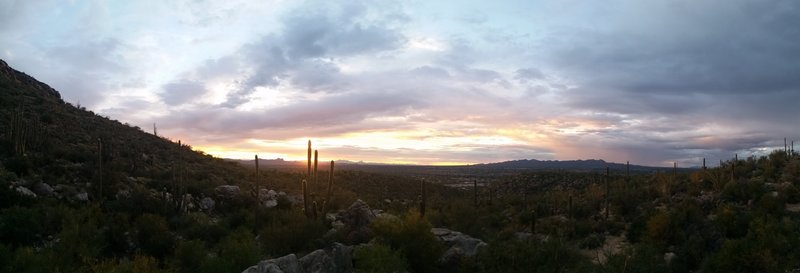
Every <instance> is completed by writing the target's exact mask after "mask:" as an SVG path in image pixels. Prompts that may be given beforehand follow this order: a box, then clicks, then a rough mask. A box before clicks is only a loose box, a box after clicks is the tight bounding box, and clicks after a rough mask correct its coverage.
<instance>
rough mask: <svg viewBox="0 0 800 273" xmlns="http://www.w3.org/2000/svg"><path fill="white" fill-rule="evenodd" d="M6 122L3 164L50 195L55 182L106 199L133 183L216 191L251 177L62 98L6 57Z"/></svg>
mask: <svg viewBox="0 0 800 273" xmlns="http://www.w3.org/2000/svg"><path fill="white" fill-rule="evenodd" d="M0 126H2V128H3V130H2V133H0V147H2V150H0V162H2V163H3V166H4V169H5V170H6V171H8V172H10V173H12V174H13V175H14V176H16V177H18V178H23V179H21V180H18V181H16V182H19V183H21V185H19V186H24V187H28V188H31V189H33V188H41V189H43V190H45V192H38V193H44V194H49V193H47V192H46V191H47V188H48V187H51V188H53V189H55V190H56V192H55V194H59V197H61V198H67V199H75V198H76V196H77V195H76V194H80V197H77V199H86V197H88V199H89V200H100V199H108V198H112V197H113V196H114V195H115V194H117V193H118V192H120V191H121V190H124V189H126V188H128V185H127V184H130V183H133V182H141V183H144V184H147V186H148V187H149V188H159V189H163V188H168V189H172V188H177V187H183V188H182V190H184V191H189V192H191V193H194V194H196V195H197V194H210V193H211V192H210V190H211V189H212V188H213V187H214V186H218V185H223V184H244V183H246V180H247V179H248V177H246V174H247V173H248V172H247V171H246V170H244V169H243V168H241V167H239V166H237V165H236V164H232V163H229V162H225V161H223V160H220V159H216V158H213V157H211V156H208V155H205V154H203V153H201V152H196V151H193V150H192V149H191V147H190V146H188V145H179V144H178V143H176V142H175V141H172V140H169V139H166V138H163V137H159V136H155V135H153V134H150V133H145V132H143V131H142V130H141V129H140V128H138V127H134V126H130V125H127V124H122V123H120V122H119V121H116V120H111V119H109V118H108V117H103V116H100V115H97V114H95V113H93V112H91V111H87V110H86V109H84V108H81V107H76V106H73V105H71V104H69V103H67V102H64V101H63V100H62V99H61V96H60V94H59V93H58V91H56V90H54V89H53V88H51V87H50V86H48V85H47V84H45V83H41V82H39V81H37V80H36V79H34V78H32V77H31V76H28V75H26V74H25V73H22V72H19V71H16V70H14V69H13V68H11V67H9V66H8V65H7V64H6V63H5V62H3V61H0ZM42 183H43V184H47V186H42V185H38V184H42ZM176 183H183V184H182V185H177V184H176ZM59 185H60V186H59ZM62 191H68V192H69V193H70V194H69V195H63V194H66V193H65V192H62ZM62 193H63V194H62ZM83 193H85V194H83Z"/></svg>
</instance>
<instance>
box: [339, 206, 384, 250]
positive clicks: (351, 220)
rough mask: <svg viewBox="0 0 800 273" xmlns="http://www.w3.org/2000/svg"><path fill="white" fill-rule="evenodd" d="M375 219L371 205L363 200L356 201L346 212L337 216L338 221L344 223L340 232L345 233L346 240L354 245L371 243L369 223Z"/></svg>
mask: <svg viewBox="0 0 800 273" xmlns="http://www.w3.org/2000/svg"><path fill="white" fill-rule="evenodd" d="M374 219H375V214H373V213H372V210H371V209H370V208H369V205H367V203H365V202H364V201H361V199H359V200H356V201H355V202H353V204H352V205H350V207H349V208H347V209H346V210H345V211H343V212H341V213H339V215H337V217H336V220H337V221H340V222H341V223H342V228H341V229H340V230H342V231H344V232H345V234H346V236H347V237H346V238H347V239H348V240H349V241H350V242H352V243H365V242H367V241H369V237H370V236H369V235H370V230H369V223H370V222H372V220H374Z"/></svg>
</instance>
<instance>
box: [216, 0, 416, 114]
mask: <svg viewBox="0 0 800 273" xmlns="http://www.w3.org/2000/svg"><path fill="white" fill-rule="evenodd" d="M328 8H330V7H315V8H300V9H298V10H296V11H294V12H291V13H290V14H289V15H287V16H286V17H285V18H284V19H283V21H282V23H283V28H282V29H281V31H280V32H279V33H275V34H269V35H265V36H264V37H262V38H261V39H260V40H258V41H257V42H254V43H251V44H248V45H246V46H243V47H242V48H241V50H239V52H238V53H237V55H238V59H239V60H241V64H240V65H241V66H243V67H244V69H242V68H235V69H234V70H239V71H246V70H248V68H249V69H251V70H252V72H251V73H250V75H249V76H247V77H246V78H245V79H244V80H243V81H242V85H241V86H240V88H239V90H236V91H235V92H231V93H230V94H229V95H228V100H227V101H226V102H225V103H224V104H223V105H224V106H226V107H236V106H238V105H241V104H243V103H245V102H247V101H249V96H250V94H252V92H253V91H254V89H255V88H256V87H258V86H277V85H278V84H280V83H282V82H288V83H291V84H292V86H294V87H296V88H298V89H299V90H304V91H308V92H323V91H329V92H335V91H339V90H341V89H342V88H343V87H344V83H343V82H342V81H341V80H340V77H342V75H341V71H340V70H339V69H338V68H337V67H336V66H335V65H334V64H333V62H335V61H336V60H337V59H341V58H348V57H351V56H357V55H370V54H377V53H380V52H386V51H393V50H396V49H397V48H399V47H400V46H402V45H403V44H404V43H405V37H404V36H403V35H402V33H401V32H400V30H398V29H396V28H394V27H393V26H392V25H391V24H390V23H387V22H385V21H380V20H371V19H368V18H367V17H366V14H367V12H368V11H369V10H368V9H367V7H365V6H363V5H358V4H352V5H345V6H344V7H340V8H335V9H332V10H329V9H328ZM390 22H393V21H392V20H390ZM226 58H230V57H226ZM213 62H214V63H216V62H218V61H213ZM210 65H213V64H210ZM202 69H203V70H213V69H209V68H202Z"/></svg>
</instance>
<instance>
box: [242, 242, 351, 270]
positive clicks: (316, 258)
mask: <svg viewBox="0 0 800 273" xmlns="http://www.w3.org/2000/svg"><path fill="white" fill-rule="evenodd" d="M350 272H353V247H352V246H347V245H343V244H340V243H334V244H333V246H332V247H330V248H329V249H317V250H315V251H312V252H311V253H309V254H308V255H306V256H303V257H302V258H300V259H297V256H295V254H289V255H286V256H283V257H280V258H275V259H270V260H264V261H261V262H259V263H258V265H255V266H251V267H249V268H247V269H245V270H244V271H242V273H350Z"/></svg>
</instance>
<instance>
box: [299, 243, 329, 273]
mask: <svg viewBox="0 0 800 273" xmlns="http://www.w3.org/2000/svg"><path fill="white" fill-rule="evenodd" d="M299 261H300V267H302V268H303V272H304V273H334V268H335V266H334V265H333V259H331V256H330V255H328V253H326V252H325V250H322V249H317V250H315V251H313V252H311V253H308V255H306V256H304V257H303V258H300V260H299Z"/></svg>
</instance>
